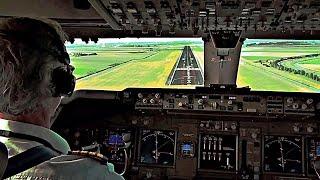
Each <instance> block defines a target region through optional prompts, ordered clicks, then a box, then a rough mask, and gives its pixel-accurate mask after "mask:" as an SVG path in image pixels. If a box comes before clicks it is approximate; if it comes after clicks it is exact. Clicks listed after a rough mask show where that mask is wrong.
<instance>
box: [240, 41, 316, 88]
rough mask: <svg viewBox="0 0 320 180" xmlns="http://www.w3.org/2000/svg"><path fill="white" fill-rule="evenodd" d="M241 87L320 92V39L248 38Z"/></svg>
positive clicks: (242, 56)
mask: <svg viewBox="0 0 320 180" xmlns="http://www.w3.org/2000/svg"><path fill="white" fill-rule="evenodd" d="M237 86H238V87H244V86H249V87H250V88H251V89H252V90H261V91H285V92H320V40H271V39H247V40H246V41H245V42H244V44H243V46H242V50H241V58H240V64H239V70H238V77H237Z"/></svg>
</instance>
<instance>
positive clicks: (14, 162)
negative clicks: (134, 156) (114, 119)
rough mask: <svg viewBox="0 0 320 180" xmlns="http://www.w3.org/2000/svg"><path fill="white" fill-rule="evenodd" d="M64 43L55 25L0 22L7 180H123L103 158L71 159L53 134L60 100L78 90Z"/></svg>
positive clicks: (1, 134) (0, 107)
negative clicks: (7, 158)
mask: <svg viewBox="0 0 320 180" xmlns="http://www.w3.org/2000/svg"><path fill="white" fill-rule="evenodd" d="M65 40H66V36H65V34H64V33H63V31H62V29H61V27H60V26H59V25H58V23H56V22H54V21H51V20H46V19H32V18H26V17H15V18H10V19H6V20H3V21H1V22H0V142H1V144H2V145H3V144H4V145H5V146H6V147H7V153H8V157H9V160H8V166H7V168H6V171H5V173H4V176H3V177H4V178H7V179H76V180H81V179H115V180H116V179H123V177H122V176H120V175H119V174H117V173H115V172H114V171H113V166H112V164H109V163H107V161H106V159H105V158H103V156H101V155H98V154H95V153H90V157H89V154H88V153H87V154H86V153H78V154H68V152H69V151H70V147H69V145H68V143H67V142H66V140H64V139H63V138H62V137H61V136H59V135H58V134H57V133H55V132H53V131H51V130H50V126H51V125H52V123H53V121H52V117H53V116H54V114H55V111H56V108H57V107H58V105H59V103H60V100H61V97H62V96H67V95H70V94H72V92H73V89H74V86H75V78H74V76H73V74H72V71H73V69H74V68H73V67H72V66H71V65H69V63H70V59H69V56H68V54H67V52H66V48H65V46H64V42H65ZM0 168H3V167H0ZM0 172H1V171H0ZM0 179H1V177H0Z"/></svg>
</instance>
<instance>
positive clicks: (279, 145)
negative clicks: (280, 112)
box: [264, 136, 302, 173]
mask: <svg viewBox="0 0 320 180" xmlns="http://www.w3.org/2000/svg"><path fill="white" fill-rule="evenodd" d="M301 147H302V139H301V138H300V137H288V136H265V144H264V170H265V171H267V172H282V173H302V150H301Z"/></svg>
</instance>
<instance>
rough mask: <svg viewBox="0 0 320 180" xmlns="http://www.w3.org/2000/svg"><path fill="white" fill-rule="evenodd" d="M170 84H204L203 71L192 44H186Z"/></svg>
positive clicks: (172, 73)
mask: <svg viewBox="0 0 320 180" xmlns="http://www.w3.org/2000/svg"><path fill="white" fill-rule="evenodd" d="M167 84H168V85H202V84H203V73H202V71H201V67H200V65H199V62H198V59H197V58H196V57H195V56H194V54H193V52H192V49H191V47H190V46H185V47H184V48H183V51H182V52H181V55H180V57H179V58H178V59H177V62H176V64H175V66H174V67H173V69H172V71H171V73H170V76H169V77H168V81H167Z"/></svg>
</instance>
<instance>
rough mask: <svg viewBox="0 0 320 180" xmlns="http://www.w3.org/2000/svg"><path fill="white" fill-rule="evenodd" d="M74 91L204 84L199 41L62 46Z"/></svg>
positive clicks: (113, 41) (118, 41) (102, 41)
mask: <svg viewBox="0 0 320 180" xmlns="http://www.w3.org/2000/svg"><path fill="white" fill-rule="evenodd" d="M66 47H67V51H68V53H69V55H70V58H71V63H72V65H73V66H74V67H75V71H74V74H75V76H76V78H77V85H76V89H77V90H79V89H94V90H123V89H125V88H129V87H134V88H137V87H148V88H164V87H169V88H194V87H195V86H203V84H204V79H203V77H204V44H203V41H202V39H201V38H139V39H138V38H122V39H99V41H98V42H97V43H94V42H92V41H90V42H88V43H85V42H83V41H82V40H81V39H75V42H74V43H70V42H68V43H66Z"/></svg>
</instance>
